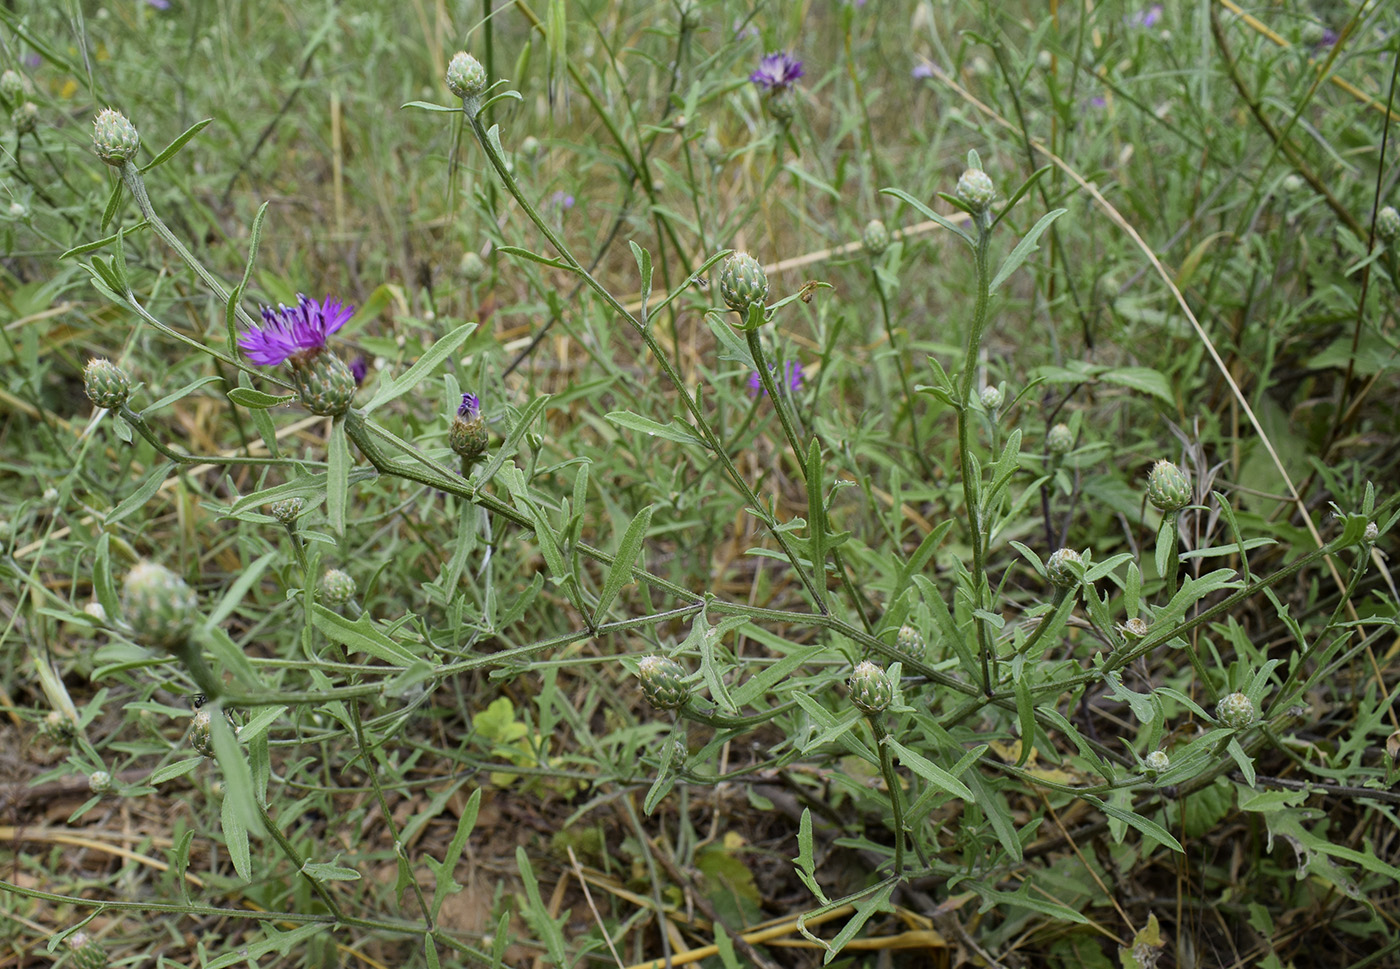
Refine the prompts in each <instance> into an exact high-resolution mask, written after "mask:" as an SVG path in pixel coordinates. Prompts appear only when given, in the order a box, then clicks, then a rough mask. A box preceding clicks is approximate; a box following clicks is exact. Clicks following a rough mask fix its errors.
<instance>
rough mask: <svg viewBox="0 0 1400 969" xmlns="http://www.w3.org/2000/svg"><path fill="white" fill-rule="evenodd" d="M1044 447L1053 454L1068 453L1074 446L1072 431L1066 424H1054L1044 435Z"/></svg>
mask: <svg viewBox="0 0 1400 969" xmlns="http://www.w3.org/2000/svg"><path fill="white" fill-rule="evenodd" d="M1045 447H1046V449H1047V450H1048V451H1049V452H1050V453H1051V454H1054V455H1064V454H1068V453H1069V452H1070V449H1071V448H1073V447H1074V432H1073V431H1071V430H1070V429H1069V425H1068V424H1056V425H1055V426H1054V427H1052V428H1050V432H1049V433H1048V434H1046V435H1045Z"/></svg>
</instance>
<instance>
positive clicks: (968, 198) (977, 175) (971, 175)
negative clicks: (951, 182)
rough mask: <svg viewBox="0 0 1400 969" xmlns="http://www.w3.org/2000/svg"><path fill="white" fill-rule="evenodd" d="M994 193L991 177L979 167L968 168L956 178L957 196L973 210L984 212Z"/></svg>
mask: <svg viewBox="0 0 1400 969" xmlns="http://www.w3.org/2000/svg"><path fill="white" fill-rule="evenodd" d="M996 195H997V190H996V186H995V185H993V184H992V179H991V177H990V176H989V175H988V174H987V173H986V172H984V171H982V169H980V168H969V169H968V170H967V171H965V172H963V173H962V176H961V177H959V178H958V198H960V199H962V200H963V201H964V202H966V203H967V207H968V208H970V209H972V210H973V211H974V212H985V211H986V210H987V209H988V208H990V207H991V204H992V199H994V198H996Z"/></svg>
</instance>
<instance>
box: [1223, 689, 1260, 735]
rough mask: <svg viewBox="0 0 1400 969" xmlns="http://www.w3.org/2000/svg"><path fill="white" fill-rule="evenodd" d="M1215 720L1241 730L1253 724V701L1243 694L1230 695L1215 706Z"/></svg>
mask: <svg viewBox="0 0 1400 969" xmlns="http://www.w3.org/2000/svg"><path fill="white" fill-rule="evenodd" d="M1215 719H1217V720H1219V721H1220V722H1221V723H1223V724H1224V725H1225V726H1227V727H1231V728H1233V729H1235V730H1241V729H1243V728H1245V727H1248V726H1249V725H1250V724H1251V723H1253V722H1254V701H1253V700H1251V699H1250V698H1249V697H1247V696H1245V695H1244V694H1243V693H1231V694H1230V695H1229V696H1227V697H1223V698H1222V699H1221V700H1220V702H1219V703H1217V704H1216V705H1215Z"/></svg>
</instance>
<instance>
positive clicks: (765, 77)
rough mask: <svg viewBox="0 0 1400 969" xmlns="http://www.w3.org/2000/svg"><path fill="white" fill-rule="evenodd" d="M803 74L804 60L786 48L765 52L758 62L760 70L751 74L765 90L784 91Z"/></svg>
mask: <svg viewBox="0 0 1400 969" xmlns="http://www.w3.org/2000/svg"><path fill="white" fill-rule="evenodd" d="M801 76H802V62H801V61H799V60H798V59H797V58H796V57H793V56H792V55H791V54H789V53H788V52H787V51H785V50H780V51H776V52H774V53H772V54H765V55H764V57H763V60H761V61H759V62H758V70H756V71H754V72H753V73H752V74H750V75H749V80H750V81H753V82H754V83H755V84H757V85H758V86H759V87H761V88H763V90H765V91H783V90H786V89H787V88H789V87H791V86H792V85H793V84H794V83H796V81H797V79H798V78H799V77H801Z"/></svg>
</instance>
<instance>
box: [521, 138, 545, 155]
mask: <svg viewBox="0 0 1400 969" xmlns="http://www.w3.org/2000/svg"><path fill="white" fill-rule="evenodd" d="M543 150H544V148H543V146H542V145H540V140H539V139H538V138H536V137H535V136H534V135H526V136H525V140H524V141H522V142H521V143H520V153H521V154H522V155H524V156H525V157H526V158H527V159H529V160H530V161H537V160H539V157H540V153H541V152H542V151H543Z"/></svg>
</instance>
